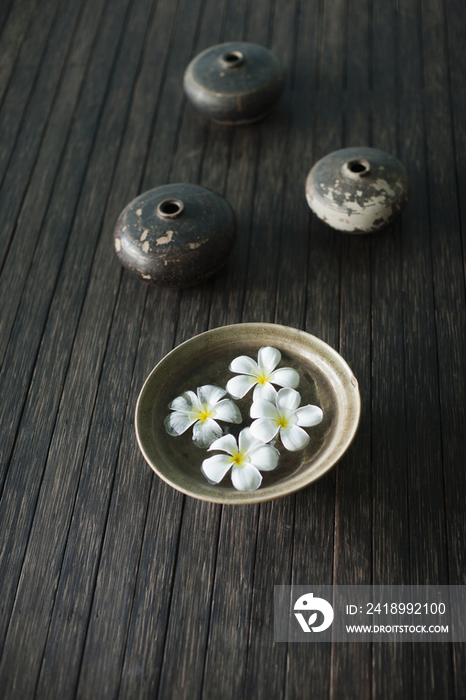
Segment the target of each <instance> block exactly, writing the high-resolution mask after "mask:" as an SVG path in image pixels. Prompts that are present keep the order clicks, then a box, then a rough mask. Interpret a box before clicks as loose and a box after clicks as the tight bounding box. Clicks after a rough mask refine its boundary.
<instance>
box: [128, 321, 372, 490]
mask: <svg viewBox="0 0 466 700" xmlns="http://www.w3.org/2000/svg"><path fill="white" fill-rule="evenodd" d="M264 346H272V347H274V348H277V349H278V350H279V351H280V352H281V355H282V359H281V362H280V364H279V366H280V367H293V368H294V369H296V370H297V371H298V373H299V375H300V384H299V386H298V387H297V390H298V391H299V393H300V394H301V404H302V405H304V404H308V403H310V404H315V405H318V406H320V407H321V409H322V411H323V420H322V422H321V423H320V424H319V425H318V426H315V427H313V428H307V431H308V433H309V435H310V438H311V439H310V442H309V443H308V445H307V446H306V447H305V448H304V449H303V450H301V451H298V452H289V451H287V450H285V449H284V448H283V446H282V445H281V442H280V441H279V440H277V442H276V444H275V447H276V448H277V449H278V450H279V452H280V459H279V462H278V466H277V467H276V468H275V469H274V470H273V471H269V472H262V475H263V481H262V484H261V486H260V488H259V489H258V490H256V491H248V492H241V491H237V490H236V489H234V487H233V485H232V483H231V479H230V474H229V473H228V474H227V475H226V476H225V477H224V479H223V480H222V481H221V483H219V484H210V483H209V482H208V481H207V480H206V478H205V477H204V475H203V474H202V472H201V464H202V462H203V460H204V459H206V458H208V457H210V456H212V454H213V453H212V452H207V451H206V450H205V449H200V448H198V447H196V446H195V445H194V443H193V441H192V430H191V429H189V430H188V431H187V432H185V433H184V434H183V435H180V436H177V437H173V436H171V435H169V434H168V433H167V432H166V430H165V427H164V419H165V417H166V416H167V415H168V414H169V413H170V410H169V408H168V405H169V404H170V403H171V401H173V399H175V398H176V397H177V396H180V395H181V394H182V393H183V392H185V391H187V390H191V391H194V392H196V389H197V387H199V386H202V385H204V384H214V385H216V386H220V387H222V388H223V387H225V385H226V383H227V381H228V380H229V379H231V377H233V376H235V374H234V373H233V372H231V371H230V370H229V369H228V367H229V365H230V362H231V361H232V360H233V359H234V358H235V357H238V356H239V355H248V356H249V357H252V358H253V359H255V360H257V353H258V351H259V349H260V348H261V347H264ZM277 388H279V387H277ZM234 401H235V403H236V404H237V406H238V408H239V409H240V411H241V414H242V417H243V423H242V424H241V425H239V426H233V425H230V424H225V423H223V424H222V427H225V426H228V429H229V431H230V432H231V433H233V434H234V435H236V436H237V434H238V433H239V431H240V430H241V429H243V428H244V427H246V426H247V425H249V424H250V422H251V419H250V418H249V408H250V406H251V402H252V391H250V392H248V394H247V395H246V396H245V397H244V398H243V399H239V400H237V399H235V400H234ZM360 409H361V402H360V396H359V388H358V382H357V380H356V379H355V377H354V375H353V373H352V371H351V369H350V368H349V367H348V365H347V363H346V362H345V360H344V359H343V358H342V357H341V355H339V354H338V353H337V352H336V351H335V350H333V348H331V347H330V346H329V345H327V344H326V343H324V342H323V341H322V340H319V339H318V338H315V337H314V336H312V335H310V334H309V333H305V332H303V331H300V330H297V329H294V328H287V327H284V326H278V325H275V324H267V323H243V324H238V325H233V326H224V327H221V328H216V329H214V330H210V331H207V332H206V333H202V334H201V335H197V336H195V337H194V338H191V339H190V340H187V341H186V342H185V343H182V344H181V345H179V346H178V347H176V348H175V349H174V350H172V351H171V352H170V353H169V354H168V355H166V356H165V357H164V358H163V359H162V360H161V361H160V362H159V364H158V365H157V366H156V367H155V368H154V369H153V371H152V372H151V374H150V375H149V377H148V378H147V380H146V382H145V384H144V386H143V388H142V390H141V393H140V395H139V399H138V402H137V406H136V423H135V425H136V436H137V440H138V443H139V447H140V449H141V451H142V453H143V455H144V457H145V459H146V461H147V462H148V464H149V465H150V467H152V469H153V470H154V471H155V472H156V474H158V476H159V477H160V478H161V479H163V480H164V481H166V482H167V483H168V484H170V486H173V488H175V489H178V491H181V492H182V493H185V494H187V495H188V496H193V497H194V498H199V499H201V500H204V501H211V502H216V503H230V504H245V503H258V502H260V501H268V500H271V499H274V498H279V497H282V496H286V495H288V494H290V493H293V492H295V491H298V490H299V489H302V488H304V487H305V486H308V485H309V484H311V483H312V482H313V481H316V479H319V478H320V477H321V476H323V475H324V474H326V472H328V471H329V470H330V469H331V468H332V467H333V466H334V465H335V463H336V462H337V461H338V460H339V459H340V458H341V456H342V455H343V454H344V452H345V451H346V450H347V449H348V447H349V445H350V443H351V441H352V440H353V437H354V435H355V432H356V429H357V427H358V423H359V416H360Z"/></svg>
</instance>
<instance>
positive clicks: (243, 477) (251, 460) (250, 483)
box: [201, 428, 279, 491]
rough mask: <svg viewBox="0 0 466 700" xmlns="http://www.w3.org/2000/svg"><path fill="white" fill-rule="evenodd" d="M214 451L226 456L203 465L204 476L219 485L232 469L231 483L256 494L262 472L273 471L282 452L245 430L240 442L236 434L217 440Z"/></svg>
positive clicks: (204, 462) (212, 447) (242, 432)
mask: <svg viewBox="0 0 466 700" xmlns="http://www.w3.org/2000/svg"><path fill="white" fill-rule="evenodd" d="M210 450H221V451H222V452H226V454H221V455H214V456H213V457H209V458H208V459H205V460H204V461H203V462H202V467H201V470H202V473H203V474H204V476H205V477H206V479H207V481H209V482H210V483H211V484H218V483H219V482H220V481H221V480H222V479H223V477H224V476H225V474H226V473H227V472H228V470H229V469H231V481H232V484H233V486H234V487H235V489H237V490H238V491H255V490H256V489H258V488H259V486H260V485H261V483H262V474H261V473H260V472H261V471H272V469H275V467H276V466H277V463H278V458H279V453H278V452H277V450H276V449H275V448H274V447H272V446H271V445H264V443H263V442H261V441H260V440H257V439H256V438H255V437H254V436H253V435H252V433H251V429H250V428H245V429H244V430H242V431H241V432H240V434H239V437H238V442H236V439H235V438H234V436H233V435H224V436H223V437H221V438H219V439H218V440H215V442H213V443H212V445H211V446H210V447H209V451H210Z"/></svg>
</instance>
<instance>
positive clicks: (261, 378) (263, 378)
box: [257, 371, 270, 386]
mask: <svg viewBox="0 0 466 700" xmlns="http://www.w3.org/2000/svg"><path fill="white" fill-rule="evenodd" d="M268 381H270V374H266V373H265V372H264V371H262V372H261V373H260V374H258V375H257V383H258V384H261V385H262V386H263V385H264V384H267V382H268Z"/></svg>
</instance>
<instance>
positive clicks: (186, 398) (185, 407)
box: [168, 391, 199, 413]
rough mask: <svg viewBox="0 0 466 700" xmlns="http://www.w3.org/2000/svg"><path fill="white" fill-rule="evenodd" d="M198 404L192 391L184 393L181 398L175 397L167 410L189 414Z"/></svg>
mask: <svg viewBox="0 0 466 700" xmlns="http://www.w3.org/2000/svg"><path fill="white" fill-rule="evenodd" d="M198 404H199V399H198V398H197V396H196V394H195V393H194V391H185V392H184V393H183V394H181V396H177V397H176V399H173V401H172V402H171V403H169V404H168V408H172V409H173V410H174V411H183V412H184V413H189V412H190V410H191V409H192V407H193V406H197V405H198Z"/></svg>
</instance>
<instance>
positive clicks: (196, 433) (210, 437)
mask: <svg viewBox="0 0 466 700" xmlns="http://www.w3.org/2000/svg"><path fill="white" fill-rule="evenodd" d="M221 434H222V429H221V427H220V426H219V424H218V423H216V422H215V421H214V420H212V418H208V419H207V420H206V421H205V422H202V421H198V422H197V423H195V425H194V428H193V441H194V444H195V445H196V447H209V446H210V445H211V444H212V443H213V442H214V440H217V438H219V437H220V436H221Z"/></svg>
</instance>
